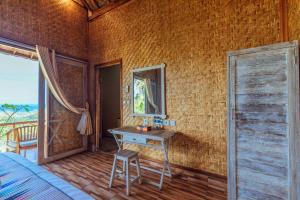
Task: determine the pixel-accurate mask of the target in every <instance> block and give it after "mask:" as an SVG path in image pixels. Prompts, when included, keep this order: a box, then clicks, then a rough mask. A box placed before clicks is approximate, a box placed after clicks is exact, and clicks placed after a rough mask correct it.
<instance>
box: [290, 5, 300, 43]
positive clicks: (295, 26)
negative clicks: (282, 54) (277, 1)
mask: <svg viewBox="0 0 300 200" xmlns="http://www.w3.org/2000/svg"><path fill="white" fill-rule="evenodd" d="M299 17H300V1H298V0H289V1H288V33H289V40H300V21H299Z"/></svg>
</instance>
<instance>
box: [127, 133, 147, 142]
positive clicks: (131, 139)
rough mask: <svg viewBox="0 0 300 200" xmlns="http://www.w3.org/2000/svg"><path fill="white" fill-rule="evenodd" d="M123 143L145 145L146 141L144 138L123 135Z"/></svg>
mask: <svg viewBox="0 0 300 200" xmlns="http://www.w3.org/2000/svg"><path fill="white" fill-rule="evenodd" d="M123 141H124V142H130V143H139V144H147V139H146V138H145V137H139V136H135V135H124V136H123Z"/></svg>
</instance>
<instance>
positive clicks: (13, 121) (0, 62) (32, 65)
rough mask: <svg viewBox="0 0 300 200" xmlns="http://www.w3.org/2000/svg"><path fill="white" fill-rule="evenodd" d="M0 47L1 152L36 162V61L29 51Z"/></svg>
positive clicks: (37, 103) (37, 65) (37, 92)
mask: <svg viewBox="0 0 300 200" xmlns="http://www.w3.org/2000/svg"><path fill="white" fill-rule="evenodd" d="M0 47H1V48H0V71H1V73H0V152H8V151H12V152H15V153H17V154H20V155H21V156H23V157H25V158H26V159H28V160H30V161H32V162H35V163H36V162H37V159H38V150H37V140H38V120H39V118H38V113H39V101H38V100H39V98H38V95H39V79H40V77H39V63H38V61H37V60H36V58H35V56H34V55H33V54H32V53H30V52H27V51H22V50H20V49H17V48H12V47H9V46H4V45H1V46H0ZM12 50H13V52H11V51H12Z"/></svg>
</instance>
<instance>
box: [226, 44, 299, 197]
mask: <svg viewBox="0 0 300 200" xmlns="http://www.w3.org/2000/svg"><path fill="white" fill-rule="evenodd" d="M298 67H299V66H298V43H297V42H296V41H295V42H290V43H281V44H275V45H271V46H264V47H258V48H251V49H244V50H240V51H236V52H230V53H229V54H228V93H229V94H228V198H229V199H230V200H234V199H290V200H294V199H300V179H299V176H300V165H299V161H300V154H299V151H300V145H299V144H300V142H299V141H300V140H299V139H300V136H299V124H300V123H299V69H298Z"/></svg>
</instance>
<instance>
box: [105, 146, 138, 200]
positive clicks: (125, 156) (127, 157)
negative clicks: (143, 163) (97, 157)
mask: <svg viewBox="0 0 300 200" xmlns="http://www.w3.org/2000/svg"><path fill="white" fill-rule="evenodd" d="M118 160H121V161H123V169H122V173H124V172H125V177H126V194H127V195H128V196H129V195H130V187H131V184H132V183H134V182H136V181H137V180H138V181H139V184H141V183H142V181H141V169H140V162H139V157H138V153H137V152H135V151H131V150H120V151H118V152H117V153H116V154H115V158H114V162H113V167H112V172H111V177H110V181H109V187H110V188H111V187H112V185H113V181H114V178H115V176H116V172H117V164H118ZM132 161H135V164H136V170H137V177H136V178H134V179H133V180H131V175H130V163H131V162H132Z"/></svg>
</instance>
